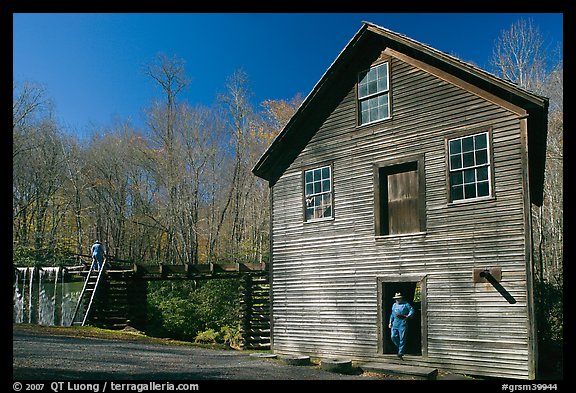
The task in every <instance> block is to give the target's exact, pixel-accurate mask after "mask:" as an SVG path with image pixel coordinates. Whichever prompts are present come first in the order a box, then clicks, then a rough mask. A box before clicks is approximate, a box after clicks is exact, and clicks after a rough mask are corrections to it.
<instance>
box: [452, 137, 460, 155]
mask: <svg viewBox="0 0 576 393" xmlns="http://www.w3.org/2000/svg"><path fill="white" fill-rule="evenodd" d="M460 152H462V144H461V140H460V139H455V140H452V141H450V154H456V153H460Z"/></svg>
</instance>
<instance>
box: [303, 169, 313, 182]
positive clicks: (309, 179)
mask: <svg viewBox="0 0 576 393" xmlns="http://www.w3.org/2000/svg"><path fill="white" fill-rule="evenodd" d="M304 177H305V179H306V183H311V182H312V171H306V172H305V173H304Z"/></svg>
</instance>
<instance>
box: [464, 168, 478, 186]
mask: <svg viewBox="0 0 576 393" xmlns="http://www.w3.org/2000/svg"><path fill="white" fill-rule="evenodd" d="M475 172H476V171H475V170H474V169H468V170H466V171H464V183H474V182H475V181H476V175H475Z"/></svg>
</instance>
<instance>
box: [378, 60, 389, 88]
mask: <svg viewBox="0 0 576 393" xmlns="http://www.w3.org/2000/svg"><path fill="white" fill-rule="evenodd" d="M386 90H388V63H384V64H382V65H380V66H378V91H386Z"/></svg>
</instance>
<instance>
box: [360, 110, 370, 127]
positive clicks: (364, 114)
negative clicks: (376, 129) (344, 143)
mask: <svg viewBox="0 0 576 393" xmlns="http://www.w3.org/2000/svg"><path fill="white" fill-rule="evenodd" d="M368 115H369V113H368V111H367V110H363V111H362V121H361V124H365V123H369V122H370V120H369V117H368Z"/></svg>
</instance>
